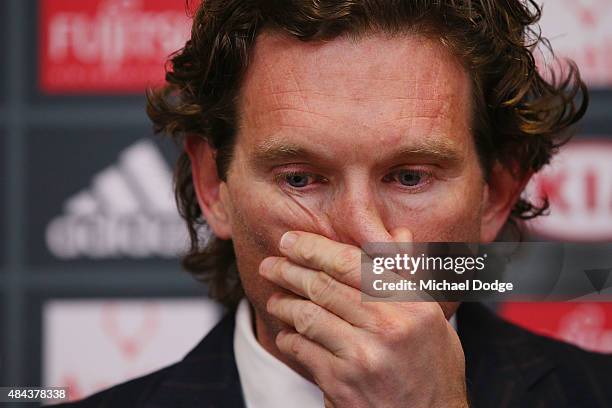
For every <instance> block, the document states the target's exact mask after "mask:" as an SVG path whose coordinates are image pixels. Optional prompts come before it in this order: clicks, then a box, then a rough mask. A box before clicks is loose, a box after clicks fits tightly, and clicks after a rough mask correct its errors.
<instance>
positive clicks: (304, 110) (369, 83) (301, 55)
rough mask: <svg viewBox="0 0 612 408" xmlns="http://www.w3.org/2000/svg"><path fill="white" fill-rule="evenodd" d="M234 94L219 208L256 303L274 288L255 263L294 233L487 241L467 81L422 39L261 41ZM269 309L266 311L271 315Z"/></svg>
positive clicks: (261, 307) (346, 238)
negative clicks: (230, 148)
mask: <svg viewBox="0 0 612 408" xmlns="http://www.w3.org/2000/svg"><path fill="white" fill-rule="evenodd" d="M253 55H254V57H253V60H252V61H251V65H250V66H249V70H248V72H247V75H246V77H245V80H244V83H243V87H242V90H241V94H240V101H239V113H240V119H239V122H240V129H239V132H238V135H237V139H236V146H235V156H234V159H233V161H232V163H231V165H230V168H229V171H228V177H227V182H226V183H222V185H221V188H222V189H225V190H226V191H225V192H224V194H222V196H225V206H226V208H227V212H228V214H229V220H230V221H229V222H230V225H231V238H232V239H233V242H234V246H235V250H236V257H237V262H238V269H239V271H240V274H241V278H242V281H243V285H244V288H245V291H246V293H247V296H248V297H249V299H250V300H251V301H252V303H253V305H254V307H255V309H256V310H257V311H258V312H259V313H258V314H260V315H261V314H262V312H265V302H266V300H267V298H268V296H269V295H270V294H271V293H272V291H278V290H279V289H278V288H275V287H272V284H271V283H269V282H268V281H266V280H264V279H263V278H261V277H260V276H259V275H258V273H257V270H258V267H259V264H260V262H261V261H262V260H263V259H264V258H265V257H268V256H274V255H276V256H278V255H279V254H280V253H279V251H278V242H279V240H280V237H281V235H282V234H283V233H284V232H286V231H288V230H301V231H308V232H314V233H317V234H321V235H324V236H326V237H328V238H330V239H333V240H335V241H339V242H343V243H348V244H352V245H356V246H361V245H362V244H364V243H366V242H383V241H389V239H390V235H389V234H390V231H392V230H393V229H395V228H398V227H407V228H408V229H410V230H411V231H412V234H413V238H414V240H415V241H423V242H427V241H467V242H470V241H471V242H474V241H478V240H479V239H480V227H481V216H482V208H483V201H484V196H485V190H486V187H485V184H484V180H483V173H482V171H481V168H480V166H479V162H478V158H477V153H476V149H475V144H474V141H473V136H472V130H471V128H470V127H471V116H472V106H471V87H470V80H469V77H468V75H467V73H466V72H465V70H464V69H463V67H462V66H461V65H460V63H459V62H458V61H457V60H456V59H455V58H454V57H453V56H452V55H451V54H450V52H449V51H448V50H447V49H446V48H444V46H443V45H441V44H440V43H438V42H435V41H433V40H429V39H425V38H423V37H420V36H408V35H406V36H398V37H386V36H384V35H372V36H368V37H366V38H363V39H360V40H350V39H345V38H337V39H334V40H332V41H329V42H326V43H323V44H321V43H309V42H300V41H299V40H297V39H290V38H287V37H284V36H281V35H279V34H272V33H263V34H261V35H260V36H259V37H258V40H257V44H256V47H255V50H254V53H253ZM263 314H265V313H263Z"/></svg>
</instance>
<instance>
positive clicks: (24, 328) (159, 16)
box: [0, 0, 612, 399]
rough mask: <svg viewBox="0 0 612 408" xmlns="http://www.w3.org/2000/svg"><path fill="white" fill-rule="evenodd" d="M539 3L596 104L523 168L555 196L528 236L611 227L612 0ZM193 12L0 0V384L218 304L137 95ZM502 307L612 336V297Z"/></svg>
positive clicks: (129, 3) (185, 331) (151, 348)
mask: <svg viewBox="0 0 612 408" xmlns="http://www.w3.org/2000/svg"><path fill="white" fill-rule="evenodd" d="M544 3H545V4H544V18H543V20H542V22H541V23H542V30H543V32H544V34H545V35H546V36H548V37H549V38H550V39H551V42H552V45H553V48H554V49H555V51H556V53H557V55H558V56H566V57H570V58H572V59H574V60H575V61H576V62H577V64H578V66H579V67H580V69H581V72H582V74H583V77H584V78H585V80H586V81H587V83H588V84H589V86H590V87H591V106H590V108H589V112H588V114H587V117H586V118H585V120H584V121H583V122H582V124H581V125H580V127H579V129H578V135H577V137H576V138H575V140H574V141H573V142H571V143H570V144H569V145H567V146H566V147H564V148H563V150H562V151H561V153H560V155H559V156H558V158H557V159H555V161H554V162H553V164H552V165H551V166H549V167H548V168H547V169H546V170H545V171H543V172H542V174H540V175H539V176H538V177H537V178H536V179H534V180H533V182H532V183H531V184H530V186H529V191H530V192H531V193H534V194H546V195H547V196H548V197H549V198H550V200H551V215H550V216H548V217H546V219H544V220H541V221H538V222H537V223H534V224H533V225H532V229H533V233H532V235H533V236H532V239H535V240H559V241H568V242H575V241H588V242H609V241H611V240H612V111H611V110H612V25H611V24H610V21H612V1H610V0H547V1H545V2H544ZM189 25H190V21H189V18H188V17H187V15H186V12H185V2H184V1H183V0H1V1H0V55H1V56H2V57H1V60H0V157H1V158H2V161H1V166H2V169H1V170H0V185H1V189H0V244H1V245H2V246H1V248H0V293H1V303H0V385H23V386H25V385H32V386H34V385H47V386H69V387H70V393H71V394H70V396H71V398H72V399H76V398H80V397H83V396H85V395H88V394H90V393H92V392H94V391H97V390H99V389H102V388H105V387H108V386H110V385H113V384H115V383H118V382H121V381H124V380H126V379H128V378H132V377H136V376H139V375H142V374H144V373H147V372H150V371H153V370H155V369H157V368H160V367H162V366H164V365H167V364H169V363H171V362H174V361H176V360H178V359H180V358H182V357H183V356H184V354H185V353H186V352H187V351H188V350H190V349H191V348H192V347H193V346H195V344H196V343H197V342H198V341H199V340H200V339H201V337H202V336H203V335H204V334H205V333H206V332H207V331H208V330H209V329H210V328H211V327H212V326H213V325H214V323H215V322H216V321H217V319H218V318H219V317H220V314H221V313H222V310H221V309H220V308H219V307H218V306H216V305H215V304H214V303H213V302H211V301H209V300H207V299H206V289H205V288H204V287H202V286H201V285H199V284H197V283H196V282H194V281H193V280H192V278H191V277H190V276H189V275H188V274H187V273H186V272H183V271H181V269H180V266H179V262H178V258H177V257H176V255H175V254H176V253H177V252H179V251H180V250H181V249H182V248H183V247H184V245H185V243H186V234H185V229H184V227H183V223H182V221H181V219H180V218H179V217H178V214H177V212H176V208H175V204H174V201H173V196H172V191H171V190H172V165H173V160H174V158H175V157H176V155H177V149H176V147H175V146H173V145H172V144H171V143H169V142H166V141H161V140H160V139H159V138H157V137H152V131H151V126H150V124H149V122H148V119H147V117H146V115H145V113H144V106H145V101H144V97H143V95H144V90H145V89H146V87H148V86H155V85H159V84H161V83H162V81H163V74H164V60H165V59H166V57H167V56H168V55H169V54H170V53H171V52H173V51H175V50H177V49H178V48H180V47H181V46H182V44H183V43H184V41H185V40H186V38H187V36H188V30H189ZM536 272H537V271H534V273H536ZM608 278H609V277H608ZM498 311H499V313H501V314H503V315H504V316H506V317H507V318H509V319H511V320H513V321H515V322H518V323H519V324H522V325H523V326H526V327H528V328H530V329H532V330H535V331H538V332H540V333H544V334H546V335H549V336H553V337H556V338H561V339H564V340H565V341H569V342H572V343H574V344H577V345H579V346H581V347H584V348H587V349H591V350H598V351H603V352H612V304H604V303H593V304H584V303H566V304H537V305H529V304H506V305H500V306H499V308H498Z"/></svg>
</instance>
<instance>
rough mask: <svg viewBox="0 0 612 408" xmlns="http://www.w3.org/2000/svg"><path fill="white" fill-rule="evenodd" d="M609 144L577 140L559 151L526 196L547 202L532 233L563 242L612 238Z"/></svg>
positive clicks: (611, 143) (611, 187)
mask: <svg viewBox="0 0 612 408" xmlns="http://www.w3.org/2000/svg"><path fill="white" fill-rule="evenodd" d="M610 157H612V142H609V141H603V140H602V141H596V140H592V141H581V142H579V141H577V142H574V143H571V144H568V145H566V146H564V147H563V148H561V152H560V153H559V154H558V156H556V157H555V158H554V159H553V161H552V163H551V165H550V166H548V167H546V168H545V169H543V170H542V172H541V173H539V174H537V175H536V176H535V177H534V179H533V180H532V181H531V183H530V185H529V187H528V189H527V192H526V195H527V196H528V197H529V198H531V199H535V200H536V201H538V200H540V199H541V198H543V197H547V198H548V200H549V201H550V215H548V216H544V217H539V218H536V219H535V220H534V221H532V222H531V226H532V228H533V230H534V231H535V232H536V233H538V234H540V235H544V236H549V237H552V238H555V239H563V240H586V241H595V240H608V239H612V161H611V160H610Z"/></svg>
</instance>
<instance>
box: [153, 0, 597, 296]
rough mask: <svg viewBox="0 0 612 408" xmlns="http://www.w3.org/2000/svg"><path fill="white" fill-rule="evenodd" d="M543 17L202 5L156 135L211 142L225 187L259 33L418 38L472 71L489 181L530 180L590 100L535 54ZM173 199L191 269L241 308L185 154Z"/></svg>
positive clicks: (519, 209) (507, 10) (468, 6)
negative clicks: (499, 173)
mask: <svg viewBox="0 0 612 408" xmlns="http://www.w3.org/2000/svg"><path fill="white" fill-rule="evenodd" d="M540 15H541V8H540V7H539V6H538V5H537V4H536V3H535V2H534V1H533V0H524V1H523V0H283V1H273V0H267V1H266V0H205V1H204V2H203V3H202V4H201V5H200V6H199V7H198V8H197V11H196V12H195V13H194V15H193V26H192V29H191V37H190V38H189V40H188V41H187V42H186V43H185V46H184V47H183V48H182V49H181V50H179V51H177V52H176V53H174V54H173V55H172V56H171V57H170V59H169V61H168V64H167V66H166V85H165V86H164V87H162V88H159V89H155V90H149V91H148V92H147V113H148V115H149V117H150V118H151V120H152V121H153V123H154V128H155V131H156V132H158V133H163V134H166V135H169V136H170V137H171V138H173V139H174V140H175V141H176V142H177V143H182V141H183V138H184V137H185V136H187V135H199V136H200V137H201V138H203V139H204V140H205V141H206V142H207V143H209V144H210V145H211V146H212V147H213V148H214V149H215V150H216V167H217V172H218V174H219V177H220V178H221V179H222V180H225V179H226V175H227V169H228V166H229V163H230V161H231V159H232V153H233V145H234V139H235V131H236V129H237V127H238V126H237V124H236V120H237V115H236V109H237V108H236V100H237V95H238V92H239V88H240V83H241V79H242V77H243V74H244V72H245V70H246V68H247V66H248V63H249V57H250V53H251V50H252V48H253V44H254V42H255V38H256V37H257V35H258V34H259V33H260V32H261V31H262V30H266V29H269V30H275V31H277V32H281V33H284V34H286V35H291V36H293V37H295V38H297V39H299V40H301V41H320V40H330V39H333V38H335V37H337V36H340V35H350V36H360V35H365V34H367V33H369V32H376V31H378V32H385V33H390V34H401V33H418V34H422V35H426V36H429V37H431V38H435V39H437V40H439V41H441V42H442V43H443V44H444V45H446V46H448V47H449V49H450V50H451V51H452V52H453V53H454V54H455V55H456V56H457V57H459V59H460V61H461V62H462V63H463V64H464V67H465V68H466V70H467V72H468V73H469V74H470V77H471V80H472V85H473V86H472V88H473V98H474V101H473V102H474V106H475V108H474V138H475V142H476V147H477V150H478V154H479V158H480V161H481V165H482V167H483V169H484V173H485V175H486V174H488V173H489V172H490V170H491V168H492V166H493V165H494V164H495V163H501V164H502V165H503V166H505V167H506V168H508V169H509V170H511V171H512V174H514V176H515V177H524V176H525V175H528V174H531V173H535V172H537V171H538V170H540V169H541V168H542V166H544V165H545V164H547V163H548V162H549V161H550V158H551V157H552V155H553V154H554V153H555V151H556V150H557V148H558V147H559V146H561V145H562V144H563V143H565V142H566V141H567V140H568V139H569V137H570V135H571V132H569V130H571V128H572V125H573V124H574V123H576V122H577V121H578V120H579V119H580V118H581V117H582V116H583V115H584V113H585V110H586V107H587V104H588V96H587V95H588V94H587V90H586V87H585V85H584V83H583V81H582V80H581V79H580V75H579V72H578V69H577V68H576V66H575V65H574V64H573V63H572V62H569V61H568V64H566V66H565V69H563V70H561V71H557V75H556V76H555V75H554V71H553V70H552V69H550V70H549V71H548V72H547V75H543V73H541V72H539V71H538V69H537V66H536V61H535V58H534V55H535V53H536V51H538V50H542V49H545V50H546V49H547V50H550V44H549V43H548V41H547V40H546V39H545V38H543V37H542V35H541V33H540V31H539V28H538V26H537V22H538V21H539V19H540ZM540 46H543V47H540ZM550 51H552V50H550ZM551 54H552V52H551ZM559 72H561V73H560V74H559ZM548 73H550V74H551V75H548ZM175 195H176V201H177V204H178V208H179V212H180V214H181V216H182V217H183V218H184V219H185V221H186V223H187V228H188V231H189V236H190V248H189V250H188V252H187V253H186V254H185V255H184V257H183V259H182V264H183V267H184V268H185V269H187V270H188V271H190V272H191V273H192V274H193V275H194V276H195V277H196V278H197V279H198V280H201V281H203V282H205V283H206V284H207V285H208V289H209V294H210V296H212V297H213V298H216V299H217V300H219V301H220V302H222V303H223V304H225V305H226V306H229V307H234V306H235V305H236V304H237V302H238V301H239V300H240V298H241V297H242V296H243V290H242V286H241V283H240V279H239V276H238V272H237V270H236V264H235V254H234V250H233V246H232V241H231V240H221V239H218V238H216V237H214V236H213V237H211V238H210V239H206V234H203V233H202V231H203V230H204V229H206V222H205V220H204V219H203V216H202V212H201V210H200V207H199V205H198V201H197V198H196V194H195V189H194V185H193V180H192V175H191V163H190V160H189V157H188V156H187V154H186V153H185V152H183V153H182V154H181V156H180V157H179V159H178V162H177V165H176V169H175ZM540 204H541V205H535V204H533V203H531V202H529V201H528V200H526V199H525V198H520V199H519V200H518V202H517V203H516V204H515V205H514V207H513V209H512V213H511V217H510V219H509V222H510V223H512V222H516V221H517V220H523V219H529V218H533V217H536V216H538V215H541V214H542V213H543V211H544V210H545V209H546V208H547V206H548V203H547V202H543V203H540Z"/></svg>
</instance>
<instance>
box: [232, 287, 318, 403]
mask: <svg viewBox="0 0 612 408" xmlns="http://www.w3.org/2000/svg"><path fill="white" fill-rule="evenodd" d="M234 355H235V357H236V366H237V367H238V375H239V376H240V384H241V385H242V393H243V396H244V401H245V403H246V406H247V408H286V407H295V408H311V407H317V408H320V407H322V406H323V405H324V403H323V392H321V390H320V389H319V387H317V386H316V385H315V384H313V383H311V382H310V381H308V380H307V379H305V378H304V377H302V376H301V375H299V374H298V373H296V372H295V371H293V370H292V369H291V368H290V367H289V366H287V365H286V364H284V363H283V362H281V361H280V360H278V359H277V358H276V357H274V356H273V355H272V354H270V353H269V352H268V351H267V350H265V349H264V348H263V347H262V346H261V345H260V344H259V342H258V341H257V339H256V338H255V334H254V333H253V323H252V317H251V308H250V306H249V303H248V301H247V299H246V298H243V299H242V300H241V301H240V304H239V305H238V309H237V310H236V327H235V329H234Z"/></svg>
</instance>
